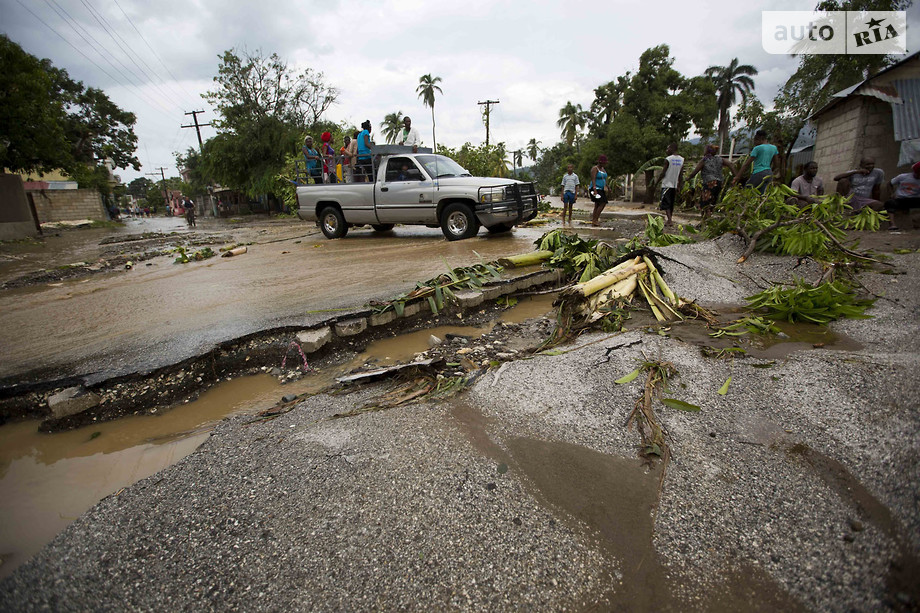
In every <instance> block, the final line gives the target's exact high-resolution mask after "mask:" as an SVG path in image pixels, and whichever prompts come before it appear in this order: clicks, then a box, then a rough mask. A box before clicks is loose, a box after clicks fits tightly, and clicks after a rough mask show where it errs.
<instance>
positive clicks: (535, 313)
mask: <svg viewBox="0 0 920 613" xmlns="http://www.w3.org/2000/svg"><path fill="white" fill-rule="evenodd" d="M555 299H556V295H555V294H545V295H536V296H521V297H520V298H518V302H517V304H515V305H514V306H513V307H511V308H509V309H506V310H504V311H502V313H501V315H499V317H498V319H497V320H496V321H502V322H505V323H509V324H516V323H521V322H523V321H526V320H528V319H532V318H534V317H539V316H541V315H545V314H547V313H549V312H551V311H552V310H553V300H555ZM494 327H495V322H490V323H488V324H486V325H483V326H438V327H436V328H425V329H424V330H416V331H415V332H408V333H406V334H400V335H399V336H393V337H390V338H382V339H379V340H376V341H373V342H371V343H370V344H369V345H368V346H367V348H366V349H365V350H364V351H363V352H362V353H360V354H359V355H358V356H356V357H355V359H354V360H352V361H351V362H349V364H347V365H345V366H344V367H341V369H342V370H344V371H345V372H348V371H349V370H351V369H353V368H355V367H357V366H360V365H362V364H366V363H373V364H378V365H380V366H390V365H392V364H396V363H399V362H408V361H410V360H412V359H413V358H414V357H415V354H417V353H421V352H423V351H427V350H428V349H429V346H428V339H429V338H430V337H431V336H437V337H438V338H440V339H442V340H443V339H446V338H447V335H449V334H450V335H455V336H465V337H468V338H469V339H470V340H473V339H477V338H479V337H480V336H482V335H483V334H487V333H488V332H490V331H491V330H492V328H494Z"/></svg>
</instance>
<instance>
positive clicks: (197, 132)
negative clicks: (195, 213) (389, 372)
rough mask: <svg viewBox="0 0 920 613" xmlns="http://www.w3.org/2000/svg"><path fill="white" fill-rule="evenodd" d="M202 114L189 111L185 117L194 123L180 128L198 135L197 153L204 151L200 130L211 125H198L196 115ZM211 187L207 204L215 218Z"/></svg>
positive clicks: (215, 211) (215, 212) (202, 207)
mask: <svg viewBox="0 0 920 613" xmlns="http://www.w3.org/2000/svg"><path fill="white" fill-rule="evenodd" d="M199 113H204V111H189V112H188V113H186V115H191V116H192V121H193V122H194V123H193V124H192V125H190V126H182V127H183V128H195V133H196V134H198V151H199V152H201V150H202V149H204V144H203V143H202V142H201V128H204V127H205V126H209V125H211V124H210V123H201V124H200V123H198V114H199ZM212 189H213V188H212V186H210V185H209V186H208V204H210V205H211V213H212V214H213V215H214V217H217V207H216V206H215V205H214V195H213V194H212V193H211V191H212ZM203 212H204V205H203V204H202V206H201V213H202V214H203Z"/></svg>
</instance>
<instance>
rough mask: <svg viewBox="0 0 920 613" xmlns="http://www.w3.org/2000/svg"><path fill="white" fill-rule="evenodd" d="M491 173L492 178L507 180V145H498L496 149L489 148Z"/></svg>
mask: <svg viewBox="0 0 920 613" xmlns="http://www.w3.org/2000/svg"><path fill="white" fill-rule="evenodd" d="M489 149H490V151H489V152H488V156H489V171H490V172H491V175H490V176H493V177H501V178H505V177H507V176H508V157H507V156H508V152H507V151H506V150H505V143H498V144H497V145H495V146H494V147H489Z"/></svg>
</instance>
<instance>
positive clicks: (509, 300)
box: [495, 296, 518, 309]
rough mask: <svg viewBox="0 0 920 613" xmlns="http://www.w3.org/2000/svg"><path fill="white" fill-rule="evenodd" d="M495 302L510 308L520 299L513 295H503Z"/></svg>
mask: <svg viewBox="0 0 920 613" xmlns="http://www.w3.org/2000/svg"><path fill="white" fill-rule="evenodd" d="M495 303H496V304H497V305H498V306H500V307H504V308H506V309H510V308H511V307H513V306H514V305H516V304H517V303H518V299H517V298H514V297H513V296H502V297H501V298H499V299H498V300H496V301H495Z"/></svg>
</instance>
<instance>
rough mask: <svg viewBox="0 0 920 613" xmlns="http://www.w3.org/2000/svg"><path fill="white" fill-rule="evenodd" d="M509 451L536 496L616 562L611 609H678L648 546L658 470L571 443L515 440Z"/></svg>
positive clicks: (662, 570)
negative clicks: (592, 536)
mask: <svg viewBox="0 0 920 613" xmlns="http://www.w3.org/2000/svg"><path fill="white" fill-rule="evenodd" d="M508 447H509V449H510V451H511V455H512V457H513V458H514V461H515V466H516V468H518V469H519V470H520V471H521V472H522V473H523V474H524V475H525V476H526V477H527V478H528V479H529V480H530V481H531V482H532V483H533V484H534V486H535V487H536V489H537V490H538V495H539V496H540V497H542V498H544V499H546V501H547V502H549V503H550V504H552V505H553V506H556V507H558V508H561V509H563V510H565V511H566V512H568V513H569V514H570V515H571V516H572V517H574V518H575V519H577V520H580V521H581V522H583V523H584V524H586V525H587V526H589V527H590V528H591V529H592V530H593V531H594V532H595V533H596V535H597V538H598V542H599V543H600V545H601V546H602V547H604V548H605V549H606V550H607V551H608V553H609V555H610V556H611V558H612V559H614V560H616V561H617V565H618V566H619V569H620V573H621V580H620V582H619V585H618V586H617V587H616V588H615V590H614V591H613V592H612V593H611V594H608V597H609V598H610V604H611V609H612V610H615V611H624V610H631V611H652V610H658V611H668V610H675V611H676V610H678V607H677V606H676V603H674V605H670V604H669V603H671V602H672V595H671V593H670V592H671V590H670V586H669V585H668V582H667V580H666V577H665V573H664V568H663V567H662V566H661V564H660V562H659V561H658V557H657V554H656V553H655V549H654V547H653V545H652V533H653V529H654V519H653V515H652V513H653V510H654V507H655V505H656V504H657V496H658V480H659V478H660V470H661V469H660V466H659V467H656V468H655V469H653V470H651V471H648V470H646V468H645V467H643V466H642V463H641V461H640V460H639V459H638V458H635V459H627V458H621V457H616V456H611V455H607V454H603V453H599V452H597V451H594V450H592V449H588V448H586V447H581V446H578V445H573V444H570V443H559V442H547V441H539V440H535V439H526V438H514V439H510V440H509V441H508Z"/></svg>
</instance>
